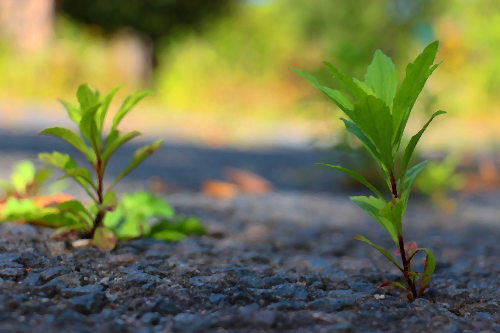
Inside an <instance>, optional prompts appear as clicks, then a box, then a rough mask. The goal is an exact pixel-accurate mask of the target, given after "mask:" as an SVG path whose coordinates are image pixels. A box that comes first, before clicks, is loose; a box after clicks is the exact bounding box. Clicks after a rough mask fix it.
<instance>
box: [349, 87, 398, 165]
mask: <svg viewBox="0 0 500 333" xmlns="http://www.w3.org/2000/svg"><path fill="white" fill-rule="evenodd" d="M351 119H352V120H353V121H354V123H356V125H358V127H359V128H360V129H361V130H362V131H363V133H365V134H366V135H367V136H368V138H370V139H371V141H372V142H373V143H374V145H375V147H377V150H378V151H379V152H380V156H381V159H382V161H383V162H384V164H385V165H386V166H387V168H388V169H390V170H394V161H393V158H392V146H391V135H392V131H393V127H392V116H391V112H390V110H389V107H387V105H385V103H384V101H382V100H381V99H379V98H377V97H375V96H371V95H366V96H365V97H363V98H362V99H361V100H360V101H359V102H358V103H357V104H356V105H354V112H353V117H351Z"/></svg>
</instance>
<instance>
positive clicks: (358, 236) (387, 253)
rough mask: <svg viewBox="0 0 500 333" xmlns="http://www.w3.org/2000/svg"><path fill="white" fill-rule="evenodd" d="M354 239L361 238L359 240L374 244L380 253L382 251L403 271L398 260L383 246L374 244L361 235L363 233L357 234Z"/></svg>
mask: <svg viewBox="0 0 500 333" xmlns="http://www.w3.org/2000/svg"><path fill="white" fill-rule="evenodd" d="M354 239H355V240H359V241H362V242H365V243H367V244H370V245H371V246H373V247H374V248H375V249H377V250H378V251H379V252H380V253H382V254H383V255H384V256H385V257H386V258H387V259H389V260H390V261H391V262H392V263H393V264H394V265H396V267H397V268H399V270H400V271H401V272H403V268H402V267H401V266H400V265H399V264H398V262H397V261H396V260H395V259H394V258H393V257H392V256H391V254H390V253H389V252H387V251H386V250H384V249H383V248H381V247H378V246H377V245H375V244H373V243H372V242H370V241H369V240H368V239H366V238H365V237H363V236H361V235H356V236H354Z"/></svg>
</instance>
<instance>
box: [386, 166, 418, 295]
mask: <svg viewBox="0 0 500 333" xmlns="http://www.w3.org/2000/svg"><path fill="white" fill-rule="evenodd" d="M391 187H392V188H391V190H392V196H393V197H394V198H397V197H398V190H397V188H396V179H395V178H394V174H393V173H392V171H391ZM398 243H399V252H400V253H401V261H402V262H403V274H404V275H405V276H406V278H407V281H408V286H409V287H410V288H411V292H412V293H413V297H414V298H416V297H417V288H416V287H415V282H413V281H412V279H411V276H409V275H408V273H411V272H410V263H411V259H409V258H408V259H407V258H406V252H405V242H404V240H403V235H399V236H398Z"/></svg>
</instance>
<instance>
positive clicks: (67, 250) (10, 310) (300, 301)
mask: <svg viewBox="0 0 500 333" xmlns="http://www.w3.org/2000/svg"><path fill="white" fill-rule="evenodd" d="M26 140H27V141H22V140H21V142H19V141H16V142H14V141H15V140H13V141H12V145H13V146H15V147H14V148H9V149H12V150H11V151H8V149H7V148H5V147H0V154H6V153H10V154H12V153H14V155H12V156H16V157H20V156H25V155H29V154H33V152H36V151H37V150H38V149H43V147H44V146H45V147H47V145H46V144H47V142H45V143H41V141H40V142H39V145H40V146H36V145H35V143H33V144H34V146H30V142H29V140H30V139H29V138H28V139H26ZM0 142H2V140H0ZM3 142H5V141H3ZM23 144H24V146H23ZM16 145H17V146H16ZM51 147H52V148H53V149H60V147H58V146H51ZM174 148H175V147H166V148H164V150H163V151H160V152H159V154H158V155H157V157H156V159H152V160H151V161H150V162H149V164H146V165H145V166H144V170H142V172H139V173H136V174H135V176H134V175H133V177H131V178H129V181H133V182H135V183H129V184H125V185H123V187H122V189H124V190H125V189H126V188H127V187H128V188H130V187H131V186H133V187H136V186H137V184H138V182H139V183H140V182H141V181H144V180H145V179H147V178H145V176H147V177H149V176H152V175H157V176H160V177H162V178H164V179H173V180H174V181H175V180H177V183H178V184H187V186H186V189H188V190H189V189H190V188H191V189H192V188H193V187H195V186H196V181H194V180H193V181H192V183H189V182H188V181H187V180H189V177H188V175H185V176H183V174H182V173H179V174H177V173H176V172H174V171H173V170H177V169H175V168H173V167H171V168H169V167H168V165H171V164H169V163H174V162H175V161H176V160H177V158H180V157H178V156H181V155H182V154H184V156H185V160H184V161H186V160H187V161H192V160H193V159H195V158H200V161H201V159H202V157H203V158H204V160H203V162H202V164H201V165H197V166H196V168H197V169H196V170H191V173H192V177H193V178H195V179H198V178H197V177H201V176H200V175H199V174H197V172H206V173H207V174H213V175H216V174H217V173H218V172H220V170H221V167H223V166H236V167H238V166H240V167H243V166H244V164H245V163H248V165H254V166H255V168H256V169H258V168H260V169H259V170H264V172H261V173H260V174H262V175H264V176H265V177H267V178H269V179H271V180H272V181H274V182H275V184H277V187H278V191H277V192H275V193H273V194H270V195H268V196H264V197H252V196H241V197H238V198H236V199H234V200H229V201H221V200H216V199H212V198H209V197H206V196H204V195H202V194H197V193H194V192H177V193H173V194H170V195H168V196H167V198H168V199H169V200H170V202H171V203H172V204H173V205H174V206H175V207H176V209H177V211H178V212H180V213H184V214H189V215H196V216H198V217H200V218H201V219H202V220H203V221H204V222H205V224H206V225H207V226H208V228H209V235H207V236H204V237H201V238H192V239H189V240H187V241H184V242H182V243H179V244H168V243H164V242H158V241H152V240H135V241H130V242H123V243H119V244H118V246H117V248H116V249H115V250H113V251H111V252H109V253H107V252H102V251H100V250H97V249H95V248H87V247H79V248H72V246H71V243H68V242H64V241H57V240H53V239H51V238H50V230H43V229H38V228H34V227H31V226H28V225H18V224H12V223H8V224H4V225H2V226H1V227H0V278H1V280H0V322H1V326H0V332H30V333H33V332H144V333H145V332H403V331H404V332H424V331H425V332H483V333H485V332H500V325H499V324H500V315H499V314H498V310H499V305H498V301H499V300H498V298H499V296H500V291H499V289H498V287H499V285H500V260H499V257H498V256H497V253H498V252H499V250H500V243H499V242H498V239H499V237H500V228H499V227H498V216H499V215H500V207H498V204H497V202H498V200H496V199H495V197H494V196H490V197H489V198H487V197H475V198H457V200H458V201H459V204H458V207H459V208H458V210H457V212H456V213H455V214H454V215H448V216H446V215H442V214H439V213H438V212H436V211H434V210H433V209H431V208H429V206H428V205H427V204H426V203H425V202H420V201H418V200H413V202H412V205H411V207H410V208H409V210H408V212H407V218H406V219H405V226H404V229H405V230H404V233H405V235H406V240H407V241H409V240H414V241H416V242H417V243H418V244H419V246H423V247H428V248H430V249H431V250H432V251H433V252H434V254H435V255H436V258H437V267H436V272H435V275H434V278H433V280H432V282H431V285H430V288H429V290H428V291H427V292H426V294H425V297H424V298H421V299H418V300H416V301H414V302H413V303H409V302H408V301H407V300H404V299H403V296H404V295H402V294H401V293H399V292H398V291H397V290H393V289H390V288H389V289H387V288H386V289H377V287H378V286H379V285H380V284H382V283H384V282H387V281H392V280H395V279H398V274H397V273H398V271H397V270H396V269H395V268H393V267H392V265H391V264H390V263H389V262H388V261H387V259H385V258H384V257H382V256H381V255H380V254H378V253H377V252H375V250H373V249H372V248H371V247H369V246H368V245H366V244H364V243H361V242H357V241H354V240H352V237H353V236H354V235H355V234H357V233H360V234H362V235H364V236H366V237H368V238H369V239H370V240H372V241H373V242H375V243H377V244H379V245H381V246H384V247H386V248H387V249H390V250H391V252H392V251H393V250H394V249H393V244H392V247H391V243H392V241H391V240H390V239H389V237H388V236H387V235H385V234H384V232H383V230H382V228H381V227H380V226H378V225H377V224H376V223H375V222H374V221H372V220H370V218H369V217H368V215H366V213H364V212H362V211H361V210H360V209H359V208H358V207H356V206H355V205H354V204H352V203H351V202H350V201H349V200H348V198H347V197H346V195H345V194H332V193H325V192H323V193H321V194H313V193H309V192H305V191H297V190H299V189H301V190H304V189H309V190H311V189H313V188H322V186H323V187H324V186H326V185H325V184H326V183H328V182H329V181H324V182H322V181H321V180H316V181H314V182H312V181H311V184H309V185H307V186H306V185H301V184H307V182H305V181H303V178H304V177H298V176H297V177H290V178H289V179H290V180H293V179H296V180H297V179H299V180H301V181H303V182H302V183H301V182H300V181H297V182H295V183H294V182H293V181H290V182H288V183H286V181H285V180H282V181H283V183H282V184H283V185H280V183H279V182H277V181H276V179H279V177H278V176H274V177H275V178H276V179H273V174H274V175H276V174H277V173H276V172H275V170H274V169H273V168H274V167H278V166H279V167H280V168H282V170H295V168H297V169H300V168H303V170H306V168H307V164H309V163H312V162H313V161H310V160H314V159H316V158H317V157H318V156H319V155H318V153H314V152H303V155H302V157H301V158H298V157H296V156H295V155H296V154H297V152H296V151H295V152H293V151H290V152H287V151H285V152H283V150H280V152H276V153H273V152H269V151H268V152H265V153H256V152H236V151H222V152H217V151H211V150H207V149H202V148H193V147H187V148H183V147H180V146H179V147H177V148H176V149H177V150H175V149H174ZM127 149H129V150H130V149H132V148H126V149H125V153H126V154H127V155H125V158H128V157H127V156H128V152H127V151H126V150H127ZM175 151H177V153H178V154H181V155H177V157H176V155H175V154H174V153H173V152H175ZM169 154H171V155H169ZM172 154H173V155H174V156H172ZM204 154H205V155H204ZM213 154H215V156H214V155H213ZM217 154H220V155H217ZM122 155H123V154H122ZM122 155H119V156H118V157H117V158H118V159H120V158H121V156H122ZM231 156H232V157H231ZM258 156H261V159H260V160H259V159H258ZM262 156H264V157H262ZM0 157H1V155H0ZM224 158H225V159H224ZM255 159H257V160H259V161H258V162H256V161H255ZM0 160H1V161H4V162H3V163H4V166H6V167H7V164H8V163H11V162H9V161H10V160H8V159H1V158H0ZM181 160H182V159H181ZM168 161H170V162H168ZM209 161H212V164H210V162H209ZM162 163H163V164H162ZM179 163H180V162H179ZM237 163H241V164H237ZM251 163H254V164H251ZM294 163H295V164H294ZM235 164H236V165H235ZM179 165H180V164H179ZM179 168H181V166H179ZM193 168H195V167H193ZM202 169H203V171H201V170H202ZM259 170H255V169H254V171H257V172H258V171H259ZM266 170H267V171H266ZM3 172H5V170H4V171H3ZM266 172H267V173H266ZM332 174H334V172H332ZM183 177H185V178H183ZM306 178H307V177H306ZM182 179H186V182H183V181H180V180H182ZM200 179H201V178H200ZM131 184H133V185H131ZM189 184H191V185H189ZM287 184H288V185H287ZM329 184H330V186H331V185H332V184H334V179H333V178H332V180H331V183H329ZM287 186H288V188H287ZM301 186H305V187H301ZM497 197H498V196H497ZM416 268H417V269H419V270H421V269H422V268H423V258H422V257H419V258H417V264H416Z"/></svg>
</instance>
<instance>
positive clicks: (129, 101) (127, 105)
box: [111, 90, 153, 130]
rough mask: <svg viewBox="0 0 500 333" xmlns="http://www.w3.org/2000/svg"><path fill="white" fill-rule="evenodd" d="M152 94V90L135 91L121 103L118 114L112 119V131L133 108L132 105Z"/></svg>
mask: <svg viewBox="0 0 500 333" xmlns="http://www.w3.org/2000/svg"><path fill="white" fill-rule="evenodd" d="M152 92H153V91H152V90H142V91H136V92H134V93H133V94H132V95H130V96H128V97H127V98H126V99H125V101H124V102H123V104H122V106H121V107H120V109H119V110H118V112H117V113H116V114H115V116H114V118H113V126H112V127H111V129H112V130H114V129H116V128H117V126H118V124H119V123H120V121H121V120H122V119H123V117H125V115H126V114H127V113H128V112H129V111H130V110H131V109H132V108H133V107H134V105H136V104H137V103H139V101H140V100H141V99H143V98H144V97H146V96H148V95H150V94H151V93H152Z"/></svg>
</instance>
